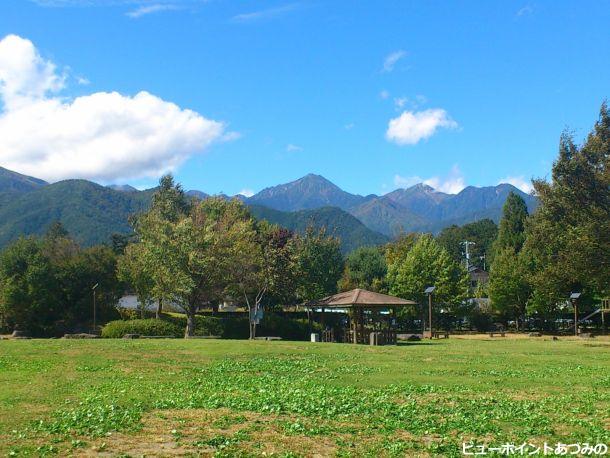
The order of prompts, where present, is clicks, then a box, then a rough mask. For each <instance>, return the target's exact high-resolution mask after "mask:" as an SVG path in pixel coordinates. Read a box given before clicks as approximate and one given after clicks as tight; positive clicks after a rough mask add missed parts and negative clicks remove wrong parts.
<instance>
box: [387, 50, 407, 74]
mask: <svg viewBox="0 0 610 458" xmlns="http://www.w3.org/2000/svg"><path fill="white" fill-rule="evenodd" d="M406 55H407V53H406V51H403V50H402V49H401V50H398V51H394V52H393V53H390V54H388V55H387V56H386V58H385V59H384V60H383V68H382V70H381V71H382V72H386V73H389V72H391V71H392V70H394V66H395V65H396V64H397V63H398V61H399V60H400V59H402V58H403V57H405V56H406Z"/></svg>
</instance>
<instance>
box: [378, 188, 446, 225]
mask: <svg viewBox="0 0 610 458" xmlns="http://www.w3.org/2000/svg"><path fill="white" fill-rule="evenodd" d="M383 197H384V199H388V200H391V201H392V202H395V203H397V204H398V205H400V206H402V207H404V208H408V209H409V210H410V211H412V212H413V213H415V214H416V215H419V216H421V217H423V218H430V217H432V215H433V213H434V209H436V208H438V206H439V205H441V204H442V203H443V202H444V201H445V200H448V199H451V197H452V196H451V194H445V193H444V192H439V191H436V190H434V189H433V188H432V187H430V186H428V185H426V184H423V183H420V184H416V185H415V186H411V187H410V188H407V189H396V190H395V191H392V192H390V193H388V194H386V195H384V196H383Z"/></svg>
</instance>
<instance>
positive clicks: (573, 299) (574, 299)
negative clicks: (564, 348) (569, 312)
mask: <svg viewBox="0 0 610 458" xmlns="http://www.w3.org/2000/svg"><path fill="white" fill-rule="evenodd" d="M580 294H581V293H572V294H570V302H572V305H573V306H574V335H575V336H578V299H579V298H580Z"/></svg>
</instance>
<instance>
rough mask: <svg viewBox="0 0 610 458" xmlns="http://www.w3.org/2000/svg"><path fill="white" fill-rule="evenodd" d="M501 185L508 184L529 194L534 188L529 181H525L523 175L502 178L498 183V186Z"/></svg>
mask: <svg viewBox="0 0 610 458" xmlns="http://www.w3.org/2000/svg"><path fill="white" fill-rule="evenodd" d="M502 183H508V184H512V185H513V186H514V187H515V188H519V189H520V190H521V191H523V192H525V193H527V194H529V193H530V192H532V191H533V189H534V186H533V185H532V182H531V180H526V179H525V178H524V177H523V175H520V176H514V177H511V176H509V177H506V178H502V179H501V180H500V181H498V184H502Z"/></svg>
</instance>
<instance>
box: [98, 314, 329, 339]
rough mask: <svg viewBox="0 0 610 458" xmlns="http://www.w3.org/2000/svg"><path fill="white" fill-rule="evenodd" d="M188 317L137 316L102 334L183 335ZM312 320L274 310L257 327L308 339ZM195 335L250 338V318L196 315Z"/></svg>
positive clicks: (258, 331)
mask: <svg viewBox="0 0 610 458" xmlns="http://www.w3.org/2000/svg"><path fill="white" fill-rule="evenodd" d="M319 327H320V326H319V324H317V323H314V331H316V332H319ZM185 328H186V317H184V316H176V315H163V316H162V318H161V319H159V320H157V319H136V320H121V321H111V322H109V323H108V324H107V325H106V326H104V328H103V329H102V337H109V338H120V337H123V336H124V335H125V334H140V335H154V336H168V337H183V336H184V330H185ZM309 332H310V329H309V323H308V322H307V320H305V319H297V318H286V317H282V316H279V315H275V314H273V313H268V314H266V315H265V317H264V319H263V320H262V321H261V323H260V324H259V325H258V326H257V328H256V334H257V335H259V336H277V337H281V338H282V339H285V340H308V338H309ZM195 335H196V336H218V337H220V338H222V339H247V338H248V337H249V327H248V318H247V317H246V316H244V317H235V316H227V317H219V316H196V317H195Z"/></svg>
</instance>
